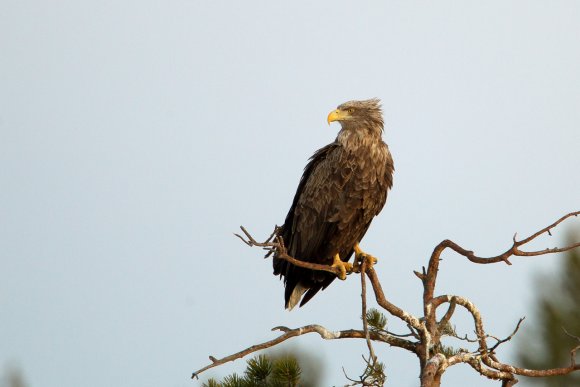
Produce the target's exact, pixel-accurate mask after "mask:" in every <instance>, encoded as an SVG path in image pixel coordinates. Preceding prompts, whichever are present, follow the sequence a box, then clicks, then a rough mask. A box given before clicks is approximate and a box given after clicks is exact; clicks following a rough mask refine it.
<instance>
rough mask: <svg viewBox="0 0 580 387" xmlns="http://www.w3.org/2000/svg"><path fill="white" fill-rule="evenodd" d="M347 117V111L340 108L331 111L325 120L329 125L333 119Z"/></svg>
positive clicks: (338, 119) (340, 119)
mask: <svg viewBox="0 0 580 387" xmlns="http://www.w3.org/2000/svg"><path fill="white" fill-rule="evenodd" d="M347 117H348V112H346V111H344V110H340V109H336V110H333V111H331V112H330V113H329V114H328V117H327V118H326V122H328V125H330V123H331V122H333V121H342V120H344V119H346V118H347Z"/></svg>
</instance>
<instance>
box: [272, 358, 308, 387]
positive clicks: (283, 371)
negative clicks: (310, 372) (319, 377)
mask: <svg viewBox="0 0 580 387" xmlns="http://www.w3.org/2000/svg"><path fill="white" fill-rule="evenodd" d="M301 373H302V370H300V366H299V365H298V362H297V361H296V359H295V358H293V357H289V356H288V357H283V358H280V359H277V360H276V361H275V363H274V367H273V369H272V380H273V382H274V383H278V384H281V385H286V386H297V385H298V382H300V374H301Z"/></svg>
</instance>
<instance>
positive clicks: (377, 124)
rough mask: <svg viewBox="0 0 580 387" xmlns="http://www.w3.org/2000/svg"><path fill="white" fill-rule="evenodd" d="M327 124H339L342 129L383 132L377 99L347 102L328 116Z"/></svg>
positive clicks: (381, 115) (381, 113) (381, 116)
mask: <svg viewBox="0 0 580 387" xmlns="http://www.w3.org/2000/svg"><path fill="white" fill-rule="evenodd" d="M327 121H328V124H329V125H330V123H331V122H333V121H338V122H340V124H341V126H342V128H343V129H349V128H353V129H354V128H362V127H364V128H368V129H375V130H378V131H379V132H381V131H382V130H383V112H382V110H381V101H380V100H379V99H378V98H372V99H367V100H364V101H348V102H345V103H343V104H342V105H339V106H338V107H337V108H336V110H333V111H331V112H330V113H329V114H328V119H327Z"/></svg>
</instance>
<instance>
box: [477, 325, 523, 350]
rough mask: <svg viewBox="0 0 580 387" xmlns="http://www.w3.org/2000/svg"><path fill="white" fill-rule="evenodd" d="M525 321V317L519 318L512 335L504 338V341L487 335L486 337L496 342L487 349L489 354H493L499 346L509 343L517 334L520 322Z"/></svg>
mask: <svg viewBox="0 0 580 387" xmlns="http://www.w3.org/2000/svg"><path fill="white" fill-rule="evenodd" d="M525 319H526V318H525V317H522V318H520V320H519V321H518V324H517V325H516V328H515V329H514V331H513V332H512V334H511V335H509V336H508V337H506V338H505V339H501V340H500V339H498V338H497V337H494V336H491V335H487V337H491V338H493V339H495V340H497V343H495V345H494V346H493V347H491V348H490V349H489V352H490V353H493V352H494V351H495V350H496V349H497V347H499V346H500V345H502V344H503V343H505V342H507V341H510V340H511V339H512V338H513V337H514V336H515V335H516V333H518V330H519V329H520V325H522V322H524V320H525Z"/></svg>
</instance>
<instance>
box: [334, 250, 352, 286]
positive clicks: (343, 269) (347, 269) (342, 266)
mask: <svg viewBox="0 0 580 387" xmlns="http://www.w3.org/2000/svg"><path fill="white" fill-rule="evenodd" d="M331 267H337V268H338V270H340V274H339V275H338V278H340V279H341V280H343V281H344V280H345V279H346V275H347V274H350V273H352V268H353V266H352V263H350V262H343V261H342V260H341V259H340V256H339V255H338V254H335V255H334V260H333V262H332V266H331Z"/></svg>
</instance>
